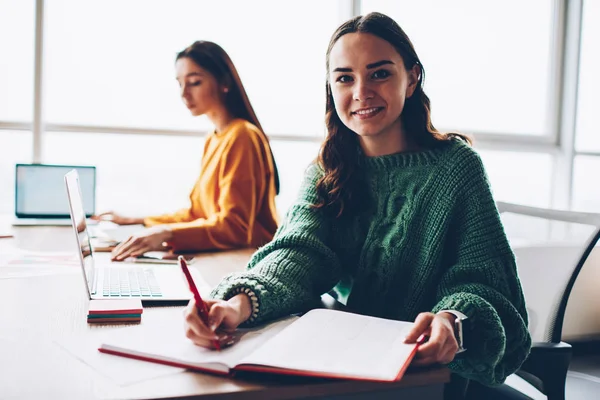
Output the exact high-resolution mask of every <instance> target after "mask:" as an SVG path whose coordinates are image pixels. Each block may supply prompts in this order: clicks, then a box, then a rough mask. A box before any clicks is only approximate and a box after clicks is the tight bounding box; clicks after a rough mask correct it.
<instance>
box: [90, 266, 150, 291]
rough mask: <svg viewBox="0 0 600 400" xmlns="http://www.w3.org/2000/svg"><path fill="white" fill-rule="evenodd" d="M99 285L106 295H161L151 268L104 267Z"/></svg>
mask: <svg viewBox="0 0 600 400" xmlns="http://www.w3.org/2000/svg"><path fill="white" fill-rule="evenodd" d="M101 287H102V295H103V296H106V297H162V292H161V290H160V286H159V285H158V282H157V281H156V278H155V276H154V271H153V270H152V269H145V268H106V269H105V270H104V278H103V281H102V286H101Z"/></svg>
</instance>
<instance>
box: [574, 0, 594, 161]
mask: <svg viewBox="0 0 600 400" xmlns="http://www.w3.org/2000/svg"><path fill="white" fill-rule="evenodd" d="M599 20H600V1H597V0H596V1H594V0H591V1H585V2H584V12H583V21H582V32H581V64H580V65H581V67H580V71H579V91H578V94H579V101H578V113H577V141H576V145H577V150H580V151H587V152H589V151H595V152H598V151H600V135H599V134H598V126H599V124H598V105H599V104H600V74H599V73H598V71H600V51H598V49H600V26H599V25H598V21H599Z"/></svg>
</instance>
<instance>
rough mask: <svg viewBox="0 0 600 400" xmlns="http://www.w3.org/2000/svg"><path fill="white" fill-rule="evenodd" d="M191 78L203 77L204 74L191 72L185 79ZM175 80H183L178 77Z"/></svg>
mask: <svg viewBox="0 0 600 400" xmlns="http://www.w3.org/2000/svg"><path fill="white" fill-rule="evenodd" d="M191 76H203V74H202V73H201V72H190V73H189V74H186V75H185V76H184V77H183V78H189V77H191ZM175 79H176V80H179V79H181V78H180V77H178V76H176V77H175Z"/></svg>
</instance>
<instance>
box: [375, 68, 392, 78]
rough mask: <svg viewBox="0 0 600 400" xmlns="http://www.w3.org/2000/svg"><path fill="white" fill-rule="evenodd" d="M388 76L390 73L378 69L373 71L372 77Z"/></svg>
mask: <svg viewBox="0 0 600 400" xmlns="http://www.w3.org/2000/svg"><path fill="white" fill-rule="evenodd" d="M388 76H390V73H389V72H388V71H387V70H385V69H380V70H379V71H375V72H373V78H375V79H384V78H387V77H388Z"/></svg>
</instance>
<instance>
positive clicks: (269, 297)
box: [212, 165, 341, 324]
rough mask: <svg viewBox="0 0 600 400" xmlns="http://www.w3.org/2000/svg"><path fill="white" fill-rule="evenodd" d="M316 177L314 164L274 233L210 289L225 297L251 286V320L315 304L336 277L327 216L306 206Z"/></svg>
mask: <svg viewBox="0 0 600 400" xmlns="http://www.w3.org/2000/svg"><path fill="white" fill-rule="evenodd" d="M317 179H318V168H317V167H316V166H314V165H313V166H311V167H310V168H309V170H308V171H307V174H306V177H305V180H304V183H303V185H302V188H301V190H300V195H299V198H298V200H297V201H296V202H295V204H294V205H292V207H291V208H290V209H289V210H288V212H287V214H286V218H285V220H284V222H283V224H282V225H281V226H280V227H279V229H278V230H277V233H276V234H275V238H274V239H273V240H272V241H271V242H270V243H269V244H267V245H265V246H264V247H262V248H261V249H259V250H258V251H257V252H256V253H255V254H254V255H253V257H252V259H251V260H250V263H249V264H248V267H247V270H246V271H245V272H242V273H236V274H231V275H228V276H227V277H225V279H224V280H223V281H221V283H220V284H219V285H218V286H217V287H216V288H215V289H214V290H213V292H212V297H213V298H217V299H224V300H227V299H229V298H230V297H232V296H233V295H234V294H235V293H236V289H238V288H240V287H242V288H249V289H251V290H253V291H254V293H255V294H256V296H257V298H258V306H259V308H258V313H257V315H256V318H255V320H254V321H253V323H254V324H256V323H259V322H261V321H267V320H271V319H274V318H278V317H281V316H284V315H289V314H293V313H296V312H300V311H304V310H306V309H308V308H310V307H313V306H315V305H316V304H318V303H319V301H320V296H321V295H322V294H323V293H325V292H327V291H328V290H330V289H331V288H332V287H333V286H334V285H335V284H336V283H337V282H338V281H339V279H340V276H341V266H340V262H339V260H338V257H337V255H336V254H335V253H334V252H333V251H332V250H331V249H330V248H329V247H328V245H327V242H328V239H329V235H330V220H329V218H328V217H327V216H326V213H325V211H323V210H322V209H315V208H313V207H311V206H312V204H314V203H315V201H316V199H317V196H316V191H315V182H316V180H317Z"/></svg>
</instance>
